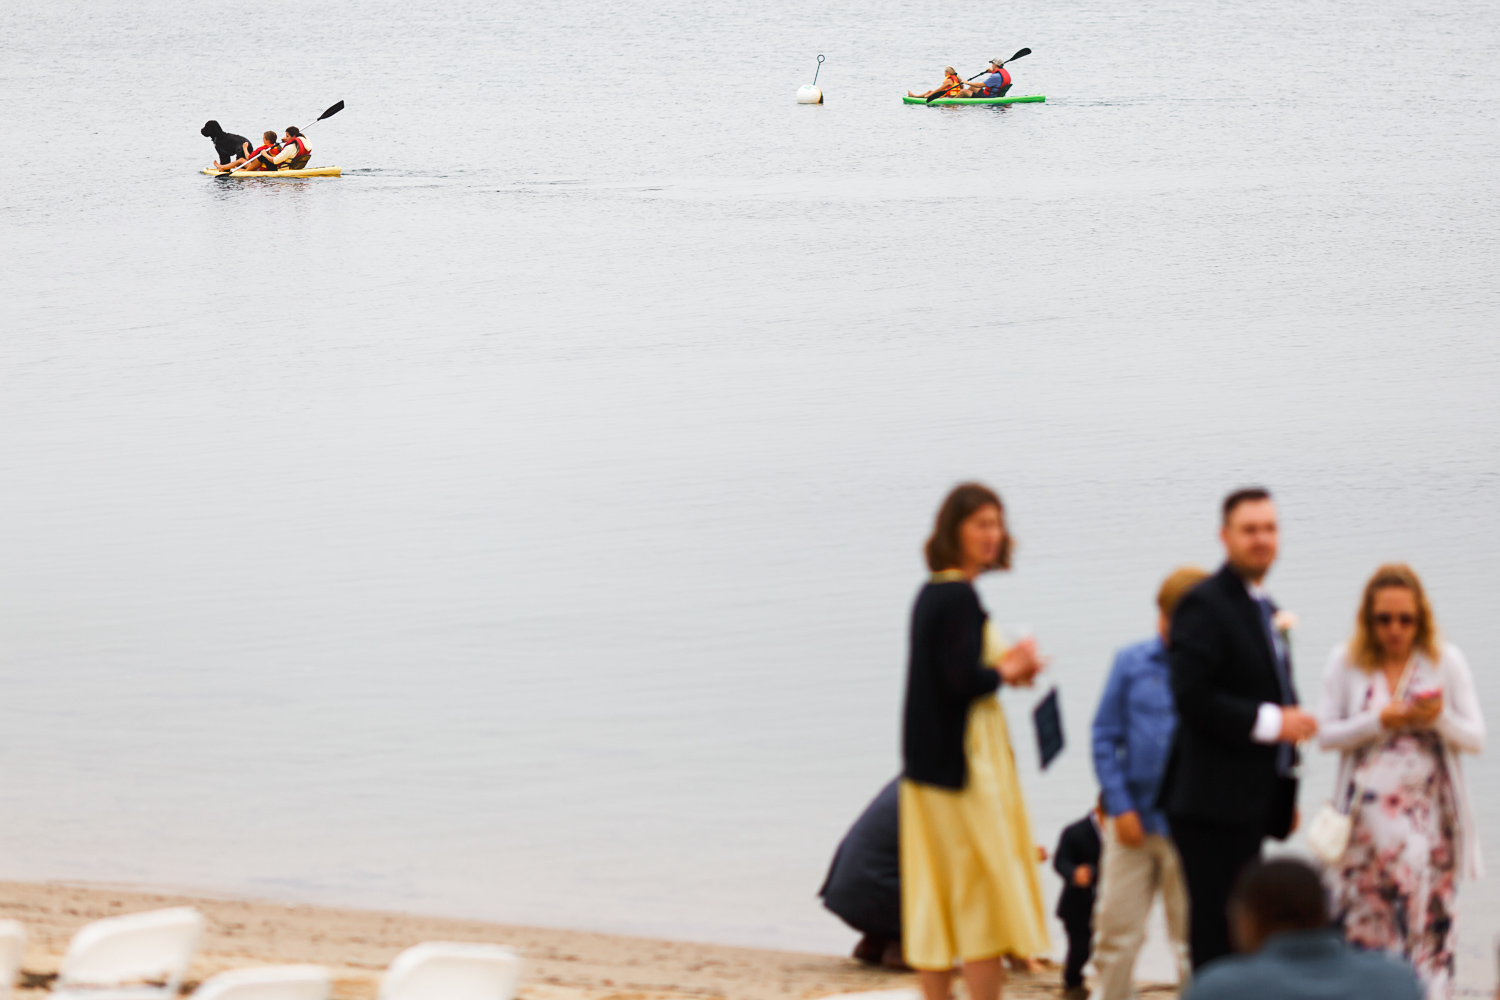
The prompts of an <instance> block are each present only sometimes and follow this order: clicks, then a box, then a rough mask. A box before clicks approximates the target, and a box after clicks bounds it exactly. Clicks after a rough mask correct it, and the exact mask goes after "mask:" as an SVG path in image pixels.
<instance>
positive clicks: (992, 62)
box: [990, 59, 1005, 73]
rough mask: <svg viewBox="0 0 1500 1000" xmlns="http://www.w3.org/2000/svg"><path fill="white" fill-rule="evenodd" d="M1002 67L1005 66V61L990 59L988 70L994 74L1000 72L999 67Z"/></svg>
mask: <svg viewBox="0 0 1500 1000" xmlns="http://www.w3.org/2000/svg"><path fill="white" fill-rule="evenodd" d="M1004 65H1005V60H1004V59H991V60H990V69H992V70H994V71H995V72H996V73H998V72H1000V67H1002V66H1004Z"/></svg>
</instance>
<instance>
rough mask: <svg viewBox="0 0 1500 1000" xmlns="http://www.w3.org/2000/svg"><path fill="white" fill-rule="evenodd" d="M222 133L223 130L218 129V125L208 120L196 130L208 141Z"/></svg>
mask: <svg viewBox="0 0 1500 1000" xmlns="http://www.w3.org/2000/svg"><path fill="white" fill-rule="evenodd" d="M223 131H224V130H223V129H222V128H220V127H219V123H218V122H216V121H214V120H213V119H211V118H210V119H209V120H208V121H206V122H204V123H203V127H202V128H200V129H199V130H198V134H199V135H206V136H208V137H209V138H210V139H212V138H213V137H214V136H216V135H218V134H219V133H221V132H223Z"/></svg>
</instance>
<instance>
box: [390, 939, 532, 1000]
mask: <svg viewBox="0 0 1500 1000" xmlns="http://www.w3.org/2000/svg"><path fill="white" fill-rule="evenodd" d="M520 978H521V959H520V958H519V957H518V956H517V955H516V953H515V952H514V951H512V950H511V949H509V948H502V947H501V946H500V945H497V944H459V943H456V942H449V941H428V942H427V943H425V944H419V945H417V946H416V947H414V948H408V949H406V950H405V951H403V952H402V953H401V954H399V955H397V956H396V957H395V959H394V960H392V962H391V965H390V968H388V969H386V970H385V978H384V979H383V980H381V983H380V1000H511V998H512V997H514V996H515V995H516V983H517V982H518V981H519V980H520Z"/></svg>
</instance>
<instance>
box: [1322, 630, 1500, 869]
mask: <svg viewBox="0 0 1500 1000" xmlns="http://www.w3.org/2000/svg"><path fill="white" fill-rule="evenodd" d="M1414 660H1415V663H1414V666H1413V668H1412V677H1411V683H1410V689H1412V690H1418V691H1420V690H1426V689H1430V688H1434V687H1438V688H1441V689H1442V691H1443V711H1442V713H1441V714H1440V715H1439V716H1438V719H1437V723H1436V724H1435V726H1434V728H1435V729H1436V730H1437V733H1438V735H1439V736H1440V737H1442V741H1443V760H1444V763H1446V765H1447V767H1448V774H1449V776H1450V777H1451V778H1452V780H1453V794H1454V797H1455V798H1456V799H1457V805H1458V840H1459V842H1458V844H1457V845H1455V846H1456V849H1457V850H1456V857H1457V859H1459V860H1461V862H1462V864H1461V867H1460V869H1459V873H1460V874H1461V875H1465V876H1467V877H1468V878H1479V877H1480V876H1481V875H1482V874H1483V873H1484V862H1483V859H1482V858H1480V856H1479V831H1478V829H1477V828H1476V827H1475V825H1474V812H1473V810H1472V809H1471V808H1470V806H1469V791H1468V788H1467V787H1466V786H1465V784H1464V774H1463V768H1462V767H1461V766H1460V764H1459V759H1458V755H1459V754H1460V753H1478V752H1479V751H1480V750H1483V749H1484V717H1483V716H1482V715H1480V714H1479V696H1478V694H1476V693H1475V691H1474V675H1473V674H1472V673H1471V672H1470V670H1469V664H1468V661H1467V660H1465V659H1464V654H1463V653H1460V652H1459V651H1458V647H1457V646H1454V645H1453V644H1452V643H1447V642H1445V643H1442V644H1441V655H1440V656H1439V657H1438V661H1437V662H1436V663H1433V662H1432V660H1430V659H1428V658H1427V657H1426V656H1424V655H1422V654H1421V653H1416V654H1414ZM1390 702H1391V692H1390V688H1389V686H1388V685H1387V684H1386V682H1385V677H1384V675H1382V674H1380V673H1378V672H1376V673H1367V672H1366V671H1364V670H1361V669H1360V668H1359V667H1357V666H1355V664H1354V661H1353V660H1352V659H1351V658H1350V656H1349V646H1348V644H1347V643H1340V644H1339V645H1338V646H1335V647H1334V649H1333V652H1332V653H1331V654H1330V655H1329V657H1328V666H1327V667H1326V668H1325V669H1324V671H1323V703H1322V704H1321V705H1319V706H1318V744H1319V745H1320V746H1322V748H1323V749H1324V750H1338V751H1340V759H1339V776H1338V784H1337V785H1335V786H1334V803H1335V805H1338V806H1342V805H1343V796H1344V794H1345V791H1346V789H1348V787H1349V782H1350V780H1352V778H1353V772H1354V754H1355V751H1357V750H1359V749H1360V748H1361V747H1364V746H1367V745H1369V744H1371V743H1374V742H1376V741H1377V740H1379V739H1380V738H1381V736H1382V735H1383V733H1384V730H1383V729H1382V728H1381V725H1380V710H1381V709H1382V708H1385V706H1386V705H1389V704H1390Z"/></svg>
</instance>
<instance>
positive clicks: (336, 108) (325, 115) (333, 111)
mask: <svg viewBox="0 0 1500 1000" xmlns="http://www.w3.org/2000/svg"><path fill="white" fill-rule="evenodd" d="M343 110H344V102H343V101H339V102H338V103H337V104H335V105H334V106H333V107H331V108H329V109H328V110H327V111H325V112H323V113H322V114H321V115H319V116H318V117H316V118H314V119H313V120H312V121H310V122H308V123H307V124H306V125H304V126H302V131H304V132H306V131H307V130H308V129H310V128H312V127H313V126H314V125H316V124H318V122H320V121H322V120H323V119H324V118H332V117H333V116H334V115H336V114H338V113H339V112H340V111H343ZM240 169H243V168H242V167H235V168H234V170H240ZM234 170H220V171H219V172H218V173H216V174H214V176H215V177H228V176H229V175H230V174H232V173H234Z"/></svg>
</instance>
